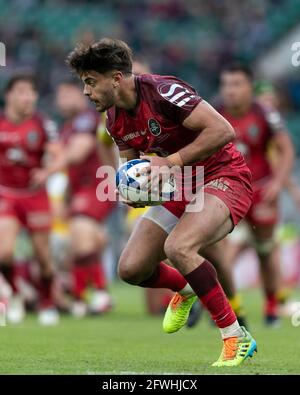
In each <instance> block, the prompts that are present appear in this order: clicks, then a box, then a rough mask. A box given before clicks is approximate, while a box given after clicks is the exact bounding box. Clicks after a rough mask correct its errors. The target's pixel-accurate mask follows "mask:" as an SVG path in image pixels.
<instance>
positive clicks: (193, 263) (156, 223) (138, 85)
mask: <svg viewBox="0 0 300 395" xmlns="http://www.w3.org/2000/svg"><path fill="white" fill-rule="evenodd" d="M68 63H69V65H70V66H71V67H72V68H73V69H75V71H76V72H77V73H78V75H79V76H80V77H81V79H82V81H83V82H84V94H85V95H86V96H88V97H89V98H90V100H91V101H93V102H94V103H95V105H96V108H97V110H98V111H99V112H103V111H108V129H109V132H110V134H111V136H112V137H113V138H114V140H115V142H116V143H117V145H118V147H119V151H120V156H121V158H124V159H126V160H128V159H133V158H138V157H139V155H140V154H141V153H142V154H147V153H157V154H158V155H160V156H146V157H147V159H149V161H150V165H149V168H148V172H149V174H150V173H151V175H152V176H156V175H158V173H159V171H158V170H160V168H161V167H165V166H167V167H173V166H174V165H177V166H181V167H183V166H185V165H196V164H198V165H203V166H204V167H205V180H204V183H205V186H204V188H203V190H204V197H205V198H204V204H203V209H202V210H201V211H194V212H190V211H189V210H186V206H187V201H185V200H183V199H182V200H181V201H172V202H167V203H165V204H164V205H163V206H155V207H151V208H150V209H149V210H148V211H147V214H145V215H144V217H143V218H142V219H141V221H139V222H138V224H137V225H136V227H135V229H134V230H133V232H132V234H131V237H130V239H129V241H128V243H127V245H126V247H125V249H124V251H123V253H122V256H121V258H120V262H119V275H120V277H121V278H122V279H123V280H124V281H126V282H128V283H130V284H133V285H139V286H142V287H153V288H169V289H171V290H173V291H175V292H176V295H175V296H174V297H173V299H172V301H171V303H170V305H169V307H168V309H167V311H166V314H165V318H164V322H163V328H164V331H165V332H167V333H173V332H176V331H177V330H179V329H180V328H181V327H182V326H183V325H184V324H185V322H186V320H187V317H188V314H189V311H190V308H191V306H192V304H193V303H194V302H195V301H196V299H197V297H199V298H200V299H201V301H202V303H203V304H204V305H205V306H206V308H207V309H208V311H209V312H210V314H211V316H212V318H213V320H214V321H215V323H216V325H217V326H218V327H219V328H220V331H221V335H222V338H223V340H224V344H223V351H222V353H221V355H220V358H219V359H218V361H217V362H215V363H214V366H236V365H239V364H240V363H242V362H243V361H244V360H245V359H246V358H247V357H249V356H252V355H253V353H254V351H255V350H256V342H255V340H254V339H253V338H252V336H251V335H250V334H249V333H248V332H247V331H246V330H245V328H243V327H240V325H239V323H238V321H237V319H236V316H235V314H234V312H233V310H232V308H231V306H230V304H229V302H228V300H227V298H226V296H225V294H224V291H223V289H222V287H221V285H220V283H219V282H218V279H217V275H216V271H215V269H214V267H213V266H212V264H211V263H210V262H209V261H208V260H206V259H205V258H204V256H208V255H210V254H212V253H213V251H216V250H217V249H218V244H217V242H218V241H219V240H221V239H223V238H224V237H225V236H226V235H227V234H228V233H229V232H230V231H231V230H232V229H233V227H234V226H235V225H236V224H237V223H238V222H239V220H240V219H241V218H242V217H244V216H245V214H246V213H247V211H248V208H249V207H250V205H251V201H252V189H251V181H250V178H251V176H250V171H249V169H248V167H247V166H246V164H245V162H244V160H243V158H242V156H241V154H240V153H239V152H238V151H237V150H236V149H235V147H234V146H233V145H232V144H231V143H230V141H231V140H232V139H233V138H234V130H233V128H232V127H231V126H230V124H229V123H228V122H227V121H226V120H225V119H224V118H223V117H222V116H221V115H220V114H219V113H218V112H216V111H215V110H214V109H213V108H212V107H211V106H210V105H209V104H208V103H207V102H205V101H204V100H202V99H201V98H200V97H199V96H198V95H197V93H196V91H195V90H194V89H193V88H192V87H191V86H189V85H188V84H187V83H185V82H183V81H181V80H179V79H177V78H175V77H165V76H159V75H151V74H145V75H140V76H134V75H132V52H131V50H130V48H129V47H128V46H127V44H126V43H124V42H123V41H120V40H114V39H103V40H100V41H99V42H97V43H95V44H93V45H91V46H85V47H82V46H79V47H77V48H76V49H75V50H74V51H73V52H72V53H71V54H70V55H69V57H68ZM184 188H185V186H184ZM198 193H199V194H202V191H200V192H199V191H198ZM166 257H167V258H169V260H170V261H171V262H172V264H173V265H174V266H175V267H176V269H177V270H176V269H174V268H172V267H170V266H168V265H166V264H165V263H162V260H164V259H166Z"/></svg>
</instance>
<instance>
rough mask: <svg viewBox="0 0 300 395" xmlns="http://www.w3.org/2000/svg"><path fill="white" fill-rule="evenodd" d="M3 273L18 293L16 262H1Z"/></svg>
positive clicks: (13, 289) (14, 291)
mask: <svg viewBox="0 0 300 395" xmlns="http://www.w3.org/2000/svg"><path fill="white" fill-rule="evenodd" d="M0 268H1V273H2V274H3V276H4V278H5V280H6V281H7V282H8V284H9V285H10V286H11V289H12V291H13V293H14V294H16V293H18V287H17V281H16V280H17V271H16V267H15V265H14V264H4V263H3V264H1V266H0Z"/></svg>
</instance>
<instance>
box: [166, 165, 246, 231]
mask: <svg viewBox="0 0 300 395" xmlns="http://www.w3.org/2000/svg"><path fill="white" fill-rule="evenodd" d="M203 191H204V193H208V194H210V195H214V196H217V197H218V198H219V199H221V200H222V201H223V202H224V203H225V204H226V206H227V207H228V208H229V210H230V214H231V217H232V221H233V223H234V226H235V225H237V223H238V222H239V221H240V220H241V219H243V218H244V217H245V216H246V214H247V212H248V210H249V208H250V206H251V204H252V194H253V192H252V186H251V173H250V171H248V170H245V171H243V172H240V173H237V174H236V175H235V174H234V173H233V174H226V175H225V174H224V175H222V174H219V175H216V176H214V177H212V176H210V177H207V178H205V181H204V187H203ZM188 203H189V202H188V201H186V200H185V199H183V200H182V201H172V202H166V203H164V207H165V208H166V209H167V210H169V211H170V212H171V213H173V214H174V215H175V216H176V217H178V218H180V217H181V216H182V214H183V213H184V212H185V209H186V206H187V205H188Z"/></svg>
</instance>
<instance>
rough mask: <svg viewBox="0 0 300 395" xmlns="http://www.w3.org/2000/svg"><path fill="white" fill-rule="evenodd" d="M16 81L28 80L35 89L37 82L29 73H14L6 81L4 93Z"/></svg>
mask: <svg viewBox="0 0 300 395" xmlns="http://www.w3.org/2000/svg"><path fill="white" fill-rule="evenodd" d="M18 82H28V83H30V84H31V85H32V87H33V89H34V90H37V83H36V80H35V78H34V76H33V75H31V74H15V75H13V76H12V77H11V78H10V79H9V80H8V81H7V83H6V85H5V87H4V94H6V93H8V92H9V91H11V90H12V89H13V87H14V86H15V85H16V84H17V83H18Z"/></svg>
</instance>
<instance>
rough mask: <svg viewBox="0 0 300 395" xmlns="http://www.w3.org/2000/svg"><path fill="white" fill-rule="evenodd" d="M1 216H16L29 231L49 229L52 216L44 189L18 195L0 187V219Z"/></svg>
mask: <svg viewBox="0 0 300 395" xmlns="http://www.w3.org/2000/svg"><path fill="white" fill-rule="evenodd" d="M3 217H14V218H16V219H17V220H18V221H19V222H20V223H21V224H22V225H23V226H24V227H25V228H26V229H28V230H29V231H30V232H37V231H50V228H51V225H52V217H51V208H50V204H49V199H48V195H47V192H46V190H45V189H40V190H39V191H37V192H28V193H27V194H26V193H24V194H20V195H18V194H14V193H10V192H7V191H5V192H3V190H1V188H0V219H1V218H3Z"/></svg>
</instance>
